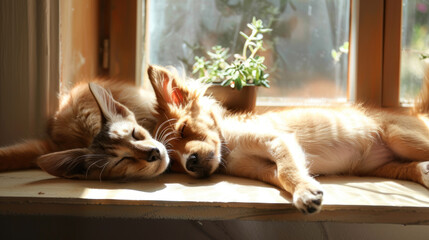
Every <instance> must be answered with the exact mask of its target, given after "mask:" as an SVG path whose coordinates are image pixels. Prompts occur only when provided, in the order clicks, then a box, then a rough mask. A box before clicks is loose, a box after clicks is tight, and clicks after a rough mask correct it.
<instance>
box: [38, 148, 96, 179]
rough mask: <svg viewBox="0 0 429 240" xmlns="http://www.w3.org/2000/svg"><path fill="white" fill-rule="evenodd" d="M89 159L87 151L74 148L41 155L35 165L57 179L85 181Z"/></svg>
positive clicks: (89, 154) (88, 151)
mask: <svg viewBox="0 0 429 240" xmlns="http://www.w3.org/2000/svg"><path fill="white" fill-rule="evenodd" d="M90 157H91V152H90V150H89V149H87V148H76V149H71V150H65V151H60V152H54V153H49V154H45V155H42V156H40V157H39V158H38V159H37V165H38V166H39V167H40V168H41V169H43V170H44V171H46V172H47V173H49V174H51V175H54V176H57V177H64V178H78V179H85V178H86V176H87V171H88V167H87V166H88V162H87V160H88V158H90ZM91 160H92V161H94V160H93V159H91Z"/></svg>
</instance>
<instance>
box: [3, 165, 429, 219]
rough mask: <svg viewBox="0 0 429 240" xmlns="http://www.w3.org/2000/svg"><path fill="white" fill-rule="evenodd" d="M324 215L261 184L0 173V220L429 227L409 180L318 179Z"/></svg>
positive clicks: (419, 194) (428, 205) (421, 197)
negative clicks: (43, 218)
mask: <svg viewBox="0 0 429 240" xmlns="http://www.w3.org/2000/svg"><path fill="white" fill-rule="evenodd" d="M319 181H321V183H322V185H323V188H324V192H325V194H324V207H323V210H322V212H320V213H319V214H314V215H303V214H301V213H300V212H299V211H298V210H296V209H295V207H294V206H293V205H292V204H291V202H290V195H289V194H287V193H286V192H284V191H281V190H279V189H277V188H275V187H272V186H270V185H267V184H265V183H262V182H258V181H253V180H249V179H243V178H236V177H231V176H223V175H214V176H212V177H210V178H208V179H203V180H201V179H193V178H191V177H189V176H187V175H183V174H165V175H163V176H161V177H158V178H155V179H151V180H145V181H138V182H128V183H120V182H107V181H103V182H100V181H82V180H67V179H60V178H55V177H52V176H50V175H48V174H47V173H45V172H43V171H40V170H30V171H17V172H7V173H0V214H4V215H12V214H25V215H64V216H81V217H120V218H122V217H123V218H155V219H163V218H167V219H200V220H231V219H243V220H288V221H329V222H355V223H397V224H426V225H427V224H429V190H427V189H426V188H424V187H423V186H420V185H419V184H416V183H412V182H407V181H396V180H395V181H393V180H389V179H381V178H359V177H321V178H319Z"/></svg>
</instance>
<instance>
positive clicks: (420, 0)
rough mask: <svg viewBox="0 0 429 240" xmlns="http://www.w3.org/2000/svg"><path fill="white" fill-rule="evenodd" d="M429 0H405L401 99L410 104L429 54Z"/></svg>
mask: <svg viewBox="0 0 429 240" xmlns="http://www.w3.org/2000/svg"><path fill="white" fill-rule="evenodd" d="M428 30H429V0H403V5H402V39H401V41H402V51H401V86H400V100H401V103H403V104H410V103H412V102H413V99H414V97H415V96H416V95H417V94H418V93H419V91H420V89H421V84H422V80H423V78H424V70H425V65H426V64H427V60H424V59H423V58H424V57H423V56H427V55H428V54H429V49H428V46H429V35H428Z"/></svg>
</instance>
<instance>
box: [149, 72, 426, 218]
mask: <svg viewBox="0 0 429 240" xmlns="http://www.w3.org/2000/svg"><path fill="white" fill-rule="evenodd" d="M148 74H149V78H150V81H151V83H152V86H153V88H154V90H155V94H156V97H157V106H156V108H155V110H156V111H157V117H158V119H159V120H160V122H159V123H158V126H157V128H159V129H160V130H161V131H164V132H169V134H171V135H174V136H175V137H176V138H178V140H176V141H173V142H171V146H169V148H170V149H171V151H172V153H171V155H170V157H171V159H172V161H173V162H177V163H179V164H180V165H181V166H182V168H183V169H184V170H185V171H186V172H188V173H189V174H191V175H193V176H195V177H206V176H209V175H210V174H212V173H213V172H215V171H216V170H218V171H219V172H223V173H226V174H231V175H235V176H241V177H248V178H253V179H258V180H262V181H264V182H267V183H270V184H273V185H275V186H278V187H280V188H282V189H284V190H286V191H288V192H290V193H291V194H292V195H293V203H294V204H295V206H296V207H297V208H298V209H299V210H301V211H302V212H304V213H314V212H318V211H320V209H321V203H322V198H323V190H322V188H321V186H320V184H319V183H318V182H317V181H316V180H315V179H314V178H313V176H317V175H334V174H335V175H336V174H348V175H359V176H380V177H386V178H394V179H404V180H411V181H415V182H418V183H420V184H423V185H424V186H426V187H429V174H428V173H429V162H428V161H429V128H428V127H429V126H428V124H429V119H428V118H427V114H426V109H428V107H429V106H427V105H428V102H429V100H428V99H429V96H428V95H427V93H426V92H428V91H423V94H424V95H423V96H422V97H421V99H423V100H422V101H418V103H417V106H416V108H415V109H416V110H415V112H414V113H412V114H408V113H399V112H389V111H386V110H382V109H370V108H364V107H361V106H352V107H326V108H323V107H319V108H289V109H284V110H281V111H276V112H267V113H265V114H233V113H230V112H228V111H227V110H225V109H224V108H222V107H221V106H220V105H219V104H218V103H217V102H216V101H215V100H214V99H213V98H211V97H210V96H204V91H205V87H203V86H194V85H192V84H191V85H189V84H185V83H184V81H183V80H182V79H180V78H179V77H178V76H177V75H175V74H173V73H171V72H169V71H168V70H166V69H163V68H161V67H154V66H153V67H149V69H148ZM426 84H428V83H426ZM419 109H424V110H425V111H421V110H419ZM161 123H162V124H161ZM219 166H220V167H219Z"/></svg>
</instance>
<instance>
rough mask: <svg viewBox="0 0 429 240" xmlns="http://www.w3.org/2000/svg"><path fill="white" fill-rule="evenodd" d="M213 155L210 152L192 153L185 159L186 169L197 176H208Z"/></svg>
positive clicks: (210, 171)
mask: <svg viewBox="0 0 429 240" xmlns="http://www.w3.org/2000/svg"><path fill="white" fill-rule="evenodd" d="M213 156H214V154H212V153H207V154H202V155H201V154H197V153H193V154H191V155H189V157H188V158H187V159H186V170H187V171H189V172H191V173H192V174H191V175H192V176H194V177H197V178H205V177H208V176H210V174H211V173H212V171H213V161H214V159H213Z"/></svg>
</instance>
